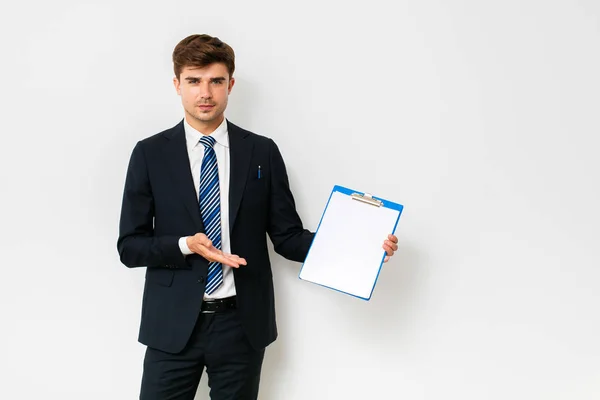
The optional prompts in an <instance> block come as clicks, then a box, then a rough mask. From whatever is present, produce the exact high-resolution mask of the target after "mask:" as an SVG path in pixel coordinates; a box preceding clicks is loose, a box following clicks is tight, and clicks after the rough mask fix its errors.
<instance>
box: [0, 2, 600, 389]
mask: <svg viewBox="0 0 600 400" xmlns="http://www.w3.org/2000/svg"><path fill="white" fill-rule="evenodd" d="M599 17H600V3H598V2H597V1H596V0H580V1H575V0H571V1H567V0H562V1H559V0H546V1H541V0H538V1H534V0H506V1H502V2H501V1H489V0H488V1H476V0H471V1H466V0H463V1H452V2H446V1H442V0H437V1H435V0H423V1H412V2H408V1H394V2H392V1H389V2H384V1H382V0H371V1H368V2H347V1H340V2H334V1H325V0H320V1H311V0H305V1H302V2H297V3H287V2H277V1H274V0H271V1H253V2H249V1H228V2H218V1H213V2H203V1H181V2H161V3H160V4H159V3H156V4H154V3H153V2H149V1H124V0H123V1H106V0H105V1H99V0H97V1H93V0H90V1H77V2H75V1H61V0H57V1H51V2H46V1H41V0H35V1H29V2H16V1H13V2H8V1H3V2H2V5H1V6H0V54H1V62H0V68H1V73H0V87H1V88H2V90H0V96H1V97H0V101H1V103H0V110H1V113H2V114H1V118H0V133H1V145H0V177H1V185H0V190H1V194H2V195H1V196H0V198H1V202H2V203H1V207H0V213H1V214H0V221H1V222H0V224H1V227H2V229H1V230H0V235H1V236H0V246H1V248H0V251H1V254H2V271H3V278H2V279H0V307H1V315H2V328H1V329H0V346H1V347H0V398H2V399H11V400H12V399H28V400H29V399H102V400H105V399H134V398H137V396H138V391H139V383H140V377H141V373H142V359H143V352H144V347H143V346H142V345H140V344H138V343H137V341H136V339H137V330H138V323H139V317H140V305H141V294H142V285H143V281H144V279H143V278H144V276H143V273H144V271H143V269H138V270H128V269H126V268H125V267H124V266H122V265H120V263H119V260H118V256H117V251H116V239H117V234H118V218H119V212H120V203H121V194H122V190H123V182H124V177H125V172H126V167H127V162H128V159H129V155H130V152H131V150H132V148H133V146H134V144H135V143H136V142H137V141H138V140H140V139H142V138H144V137H147V136H149V135H151V134H154V133H156V132H158V131H160V130H162V129H165V128H168V127H170V126H173V125H175V124H176V123H177V122H178V121H179V120H180V118H181V117H182V109H181V105H180V102H179V98H178V97H177V96H176V94H175V91H174V89H173V87H172V84H171V78H172V76H173V73H172V69H171V52H172V50H173V47H174V46H175V44H176V43H177V42H178V41H179V40H180V39H182V38H183V37H185V36H187V35H189V34H192V33H204V32H206V33H210V34H212V35H216V36H219V37H220V38H221V39H223V40H224V41H226V42H227V43H229V44H231V45H232V46H233V48H234V49H235V50H236V55H237V73H236V77H237V85H236V87H235V88H234V91H233V93H232V97H231V98H230V107H229V109H228V113H227V116H228V118H229V119H230V120H231V121H233V122H235V123H237V124H239V125H241V126H243V127H245V128H247V129H250V130H253V131H255V132H257V133H260V134H263V135H265V136H269V137H271V138H273V139H274V140H275V141H276V142H277V143H278V145H279V146H280V149H281V151H282V153H283V156H284V158H285V161H286V164H287V166H288V170H289V176H290V180H291V185H292V189H293V192H294V193H295V196H296V200H297V206H298V210H299V213H300V214H301V216H302V217H303V220H304V223H305V225H306V226H307V227H308V228H309V229H312V230H314V229H315V228H316V227H317V223H318V221H319V218H320V216H321V212H322V210H323V207H324V205H325V202H326V200H327V198H328V195H329V193H330V191H331V188H332V187H333V185H334V184H340V185H345V186H348V187H351V188H355V189H357V190H361V191H368V192H372V193H374V194H375V195H378V196H380V197H383V198H387V199H390V200H393V201H396V202H399V203H401V204H404V205H405V210H404V213H403V215H402V217H401V219H400V224H399V226H398V231H397V234H398V236H399V238H400V251H399V252H398V254H397V255H396V256H395V257H394V258H393V259H392V261H391V262H390V263H389V264H388V265H386V266H385V268H384V270H383V272H382V276H381V277H380V280H379V282H378V285H377V287H376V289H375V292H374V294H373V298H372V300H371V301H370V302H364V301H362V300H358V299H355V298H352V297H349V296H345V295H342V294H339V293H336V292H334V291H330V290H326V289H323V288H321V287H318V286H316V285H312V284H309V283H307V282H303V281H300V280H298V277H297V275H298V271H299V268H300V264H297V263H293V262H288V261H286V260H283V259H282V258H281V257H279V256H274V259H273V264H274V265H273V267H274V273H275V285H276V296H277V312H278V322H279V331H280V338H279V339H278V341H277V342H276V343H275V344H273V345H272V346H270V347H269V348H268V350H267V355H266V360H265V364H264V369H263V375H262V386H261V392H260V393H261V395H260V398H261V399H267V400H281V399H285V400H307V399H316V400H320V399H344V400H345V399H410V400H420V399H427V400H439V399H448V398H451V399H461V400H467V399H469V400H470V399H473V400H482V399H486V400H487V399H492V400H495V399H498V400H505V399H528V400H529V399H543V400H554V399H568V400H573V399H577V400H579V399H586V400H587V399H598V398H600V341H599V339H598V338H600V312H599V302H600V268H599V267H600V255H599V253H598V242H599V240H600V230H599V228H598V226H599V223H600V212H599V211H598V210H599V208H598V203H599V200H600V189H599V187H598V184H599V181H600V179H599V178H600V161H599V159H598V156H597V155H598V144H599V140H598V134H599V133H600V120H599V114H598V111H599V106H600V94H599V93H600V74H599V72H598V71H600V20H599ZM197 398H198V399H206V398H207V387H206V379H203V383H202V384H201V387H200V389H199V391H198V396H197Z"/></svg>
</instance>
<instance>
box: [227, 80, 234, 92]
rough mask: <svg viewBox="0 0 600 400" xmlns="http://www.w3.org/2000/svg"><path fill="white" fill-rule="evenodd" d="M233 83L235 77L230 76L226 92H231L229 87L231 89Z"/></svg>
mask: <svg viewBox="0 0 600 400" xmlns="http://www.w3.org/2000/svg"><path fill="white" fill-rule="evenodd" d="M233 85H235V78H234V77H233V76H232V77H231V78H229V91H228V93H227V94H230V93H231V89H233Z"/></svg>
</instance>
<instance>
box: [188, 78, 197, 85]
mask: <svg viewBox="0 0 600 400" xmlns="http://www.w3.org/2000/svg"><path fill="white" fill-rule="evenodd" d="M188 82H190V83H191V84H195V83H198V79H190V80H189V81H188Z"/></svg>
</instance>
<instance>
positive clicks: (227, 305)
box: [201, 296, 237, 313]
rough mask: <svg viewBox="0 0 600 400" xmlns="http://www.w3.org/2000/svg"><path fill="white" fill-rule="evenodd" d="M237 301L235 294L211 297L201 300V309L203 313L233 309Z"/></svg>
mask: <svg viewBox="0 0 600 400" xmlns="http://www.w3.org/2000/svg"><path fill="white" fill-rule="evenodd" d="M236 308H237V301H236V299H235V296H231V297H225V298H223V299H211V300H204V301H202V307H201V311H202V312H203V313H218V312H224V311H228V310H235V309H236Z"/></svg>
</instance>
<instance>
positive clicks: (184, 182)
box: [165, 121, 204, 232]
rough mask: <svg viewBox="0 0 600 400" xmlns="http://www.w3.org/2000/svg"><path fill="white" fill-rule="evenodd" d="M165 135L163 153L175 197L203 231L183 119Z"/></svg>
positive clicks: (200, 230) (199, 230)
mask: <svg viewBox="0 0 600 400" xmlns="http://www.w3.org/2000/svg"><path fill="white" fill-rule="evenodd" d="M165 137H166V138H167V139H169V141H168V142H167V145H166V146H165V153H166V155H167V164H168V165H169V169H170V171H171V175H172V177H173V184H174V185H175V190H176V191H177V193H175V197H179V198H181V199H182V200H183V203H184V204H185V208H187V210H188V212H189V214H190V217H191V218H192V221H194V224H195V225H196V227H197V228H198V230H197V232H204V225H203V224H202V217H201V216H200V205H199V204H198V199H197V198H196V189H195V188H194V179H193V178H192V171H191V170H190V159H189V156H188V153H187V145H186V142H185V130H184V128H183V121H181V122H180V123H179V124H178V125H177V126H175V127H174V128H173V129H171V130H169V131H167V132H166V133H165Z"/></svg>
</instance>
